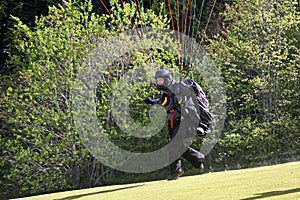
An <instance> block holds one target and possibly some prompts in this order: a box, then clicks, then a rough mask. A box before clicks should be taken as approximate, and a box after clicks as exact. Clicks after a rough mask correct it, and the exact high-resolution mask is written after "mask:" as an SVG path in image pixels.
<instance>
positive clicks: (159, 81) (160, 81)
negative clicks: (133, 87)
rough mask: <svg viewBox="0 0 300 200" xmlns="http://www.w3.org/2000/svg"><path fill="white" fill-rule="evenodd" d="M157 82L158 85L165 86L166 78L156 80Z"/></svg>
mask: <svg viewBox="0 0 300 200" xmlns="http://www.w3.org/2000/svg"><path fill="white" fill-rule="evenodd" d="M155 82H156V84H157V85H162V84H164V78H157V79H155Z"/></svg>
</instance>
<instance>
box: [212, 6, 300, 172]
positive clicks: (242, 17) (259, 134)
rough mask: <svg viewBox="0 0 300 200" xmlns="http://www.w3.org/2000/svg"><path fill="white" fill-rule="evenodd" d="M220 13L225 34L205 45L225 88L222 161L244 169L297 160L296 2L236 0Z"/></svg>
mask: <svg viewBox="0 0 300 200" xmlns="http://www.w3.org/2000/svg"><path fill="white" fill-rule="evenodd" d="M223 15H224V23H225V24H227V31H226V36H223V37H221V36H216V37H215V38H213V39H212V40H211V41H210V42H211V43H210V44H209V45H208V46H207V47H208V48H209V49H210V52H211V53H212V56H213V58H214V60H215V61H216V63H217V65H218V66H219V67H220V69H221V70H222V72H223V78H224V81H225V84H226V90H227V102H228V117H227V121H228V123H227V124H226V130H225V131H224V137H223V139H222V141H221V142H220V150H221V149H222V151H223V152H220V153H222V154H223V155H222V157H221V158H220V159H222V160H224V162H226V164H227V165H230V163H232V162H235V163H236V166H237V167H238V166H241V165H242V166H243V167H244V166H249V165H257V163H260V162H266V163H268V162H278V161H287V160H289V159H290V158H291V157H294V156H296V157H297V155H298V154H299V150H298V148H297V147H298V146H299V142H300V141H299V138H300V137H299V128H300V127H299V124H300V123H299V111H300V110H299V89H300V88H299V86H300V85H299V69H300V68H299V66H300V65H299V64H300V54H299V53H300V52H299V38H300V33H299V28H300V21H299V20H300V16H299V12H297V2H296V1H268V2H265V1H262V2H258V1H247V3H243V2H242V1H237V2H236V3H235V4H234V6H232V7H227V9H226V12H224V14H223Z"/></svg>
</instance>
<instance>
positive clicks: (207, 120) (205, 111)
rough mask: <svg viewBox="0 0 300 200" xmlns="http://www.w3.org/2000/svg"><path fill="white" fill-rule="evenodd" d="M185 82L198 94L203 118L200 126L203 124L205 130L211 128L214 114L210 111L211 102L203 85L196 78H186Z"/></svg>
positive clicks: (201, 117)
mask: <svg viewBox="0 0 300 200" xmlns="http://www.w3.org/2000/svg"><path fill="white" fill-rule="evenodd" d="M183 82H184V83H185V84H187V85H190V86H191V87H192V88H193V90H194V92H195V94H196V97H197V103H198V106H199V112H200V119H201V122H200V124H199V126H201V127H202V128H203V129H204V130H205V129H207V128H209V127H210V124H211V123H212V122H213V116H212V114H211V113H210V112H209V103H208V100H207V98H206V96H205V94H204V92H203V90H202V88H201V86H200V85H199V84H198V83H197V82H195V81H194V80H190V79H188V80H184V81H183Z"/></svg>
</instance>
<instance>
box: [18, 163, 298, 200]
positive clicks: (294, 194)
mask: <svg viewBox="0 0 300 200" xmlns="http://www.w3.org/2000/svg"><path fill="white" fill-rule="evenodd" d="M299 176H300V162H290V163H285V164H278V165H274V166H266V167H259V168H252V169H242V170H232V171H224V172H215V173H208V174H203V175H196V176H183V177H182V178H180V179H179V180H177V181H166V180H161V181H153V182H145V183H135V184H126V185H113V186H105V187H97V188H91V189H83V190H76V191H67V192H60V193H54V194H46V195H40V196H35V197H27V198H20V199H22V200H29V199H30V200H51V199H52V200H71V199H76V200H83V199H86V200H94V199H97V200H99V199H105V200H109V199H111V200H127V199H128V200H135V199H136V200H140V199H143V200H148V199H149V200H165V199H167V200H177V199H180V200H185V199H187V200H193V199H195V200H196V199H197V200H199V199H205V200H208V199H212V200H216V199H220V200H226V199H228V200H234V199H239V200H254V199H280V200H284V199H286V200H291V199H293V200H295V199H300V177H299Z"/></svg>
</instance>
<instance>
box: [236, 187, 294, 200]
mask: <svg viewBox="0 0 300 200" xmlns="http://www.w3.org/2000/svg"><path fill="white" fill-rule="evenodd" d="M296 192H300V188H295V189H290V190H280V191H271V192H264V193H259V194H254V195H256V196H254V197H249V198H245V199H241V200H255V199H262V198H267V197H273V196H280V195H285V194H290V193H296Z"/></svg>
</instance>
